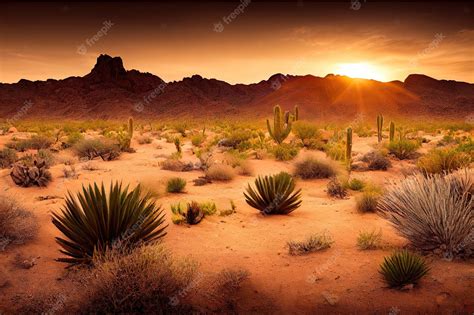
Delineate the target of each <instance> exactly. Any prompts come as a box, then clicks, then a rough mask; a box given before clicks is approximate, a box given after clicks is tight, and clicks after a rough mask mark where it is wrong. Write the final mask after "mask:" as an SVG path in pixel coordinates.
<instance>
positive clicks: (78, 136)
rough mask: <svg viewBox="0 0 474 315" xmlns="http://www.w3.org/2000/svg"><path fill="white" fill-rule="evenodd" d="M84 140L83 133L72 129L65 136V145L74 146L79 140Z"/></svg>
mask: <svg viewBox="0 0 474 315" xmlns="http://www.w3.org/2000/svg"><path fill="white" fill-rule="evenodd" d="M82 140H84V135H83V134H82V133H81V132H79V131H73V132H71V133H70V134H69V135H68V136H67V140H66V143H65V147H67V148H69V147H72V146H74V145H75V144H76V143H78V142H79V141H82Z"/></svg>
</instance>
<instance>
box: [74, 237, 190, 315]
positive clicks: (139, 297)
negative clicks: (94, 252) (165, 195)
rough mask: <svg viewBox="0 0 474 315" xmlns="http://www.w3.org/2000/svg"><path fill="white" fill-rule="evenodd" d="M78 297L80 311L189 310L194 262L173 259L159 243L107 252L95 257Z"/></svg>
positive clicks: (166, 312) (163, 311)
mask: <svg viewBox="0 0 474 315" xmlns="http://www.w3.org/2000/svg"><path fill="white" fill-rule="evenodd" d="M94 265H95V268H94V269H91V270H90V271H89V272H90V274H89V275H88V276H87V277H85V280H86V283H85V285H86V287H87V288H88V289H87V290H84V291H83V293H82V296H81V297H79V300H80V301H81V302H80V303H77V304H78V305H79V307H80V313H81V314H141V313H143V314H185V313H191V307H190V306H189V304H188V305H187V303H186V302H185V301H184V300H182V293H183V292H186V293H190V292H189V291H190V290H191V289H192V287H190V285H191V284H192V283H194V282H193V281H195V279H196V277H197V264H196V263H194V262H192V261H190V260H182V261H177V260H174V259H173V258H172V256H171V254H170V253H169V252H168V251H167V250H165V249H164V248H163V247H162V246H141V247H139V248H137V249H135V250H133V251H131V252H130V253H128V254H127V255H124V254H123V253H121V252H117V251H109V252H107V253H106V254H105V255H104V256H103V257H100V259H96V261H95V263H94Z"/></svg>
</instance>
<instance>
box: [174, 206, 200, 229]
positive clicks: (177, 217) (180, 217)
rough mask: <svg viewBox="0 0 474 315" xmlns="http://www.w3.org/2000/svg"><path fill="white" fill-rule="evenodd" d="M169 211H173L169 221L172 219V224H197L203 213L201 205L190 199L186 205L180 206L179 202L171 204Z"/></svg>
mask: <svg viewBox="0 0 474 315" xmlns="http://www.w3.org/2000/svg"><path fill="white" fill-rule="evenodd" d="M171 212H172V213H173V216H172V217H171V221H173V223H174V224H181V223H187V224H190V225H194V224H198V223H199V222H201V220H202V219H203V218H204V215H205V214H204V211H203V210H202V208H201V205H200V204H199V203H198V202H196V201H191V202H190V203H188V205H187V207H183V206H181V203H177V204H172V205H171Z"/></svg>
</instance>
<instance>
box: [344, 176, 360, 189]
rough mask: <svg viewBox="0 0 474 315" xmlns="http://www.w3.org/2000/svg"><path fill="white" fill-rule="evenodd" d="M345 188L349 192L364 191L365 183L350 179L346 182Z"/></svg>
mask: <svg viewBox="0 0 474 315" xmlns="http://www.w3.org/2000/svg"><path fill="white" fill-rule="evenodd" d="M345 186H346V187H347V188H349V189H350V190H354V191H359V190H362V189H364V187H365V183H364V181H362V180H360V179H358V178H351V179H350V180H348V181H347V183H346V185H345Z"/></svg>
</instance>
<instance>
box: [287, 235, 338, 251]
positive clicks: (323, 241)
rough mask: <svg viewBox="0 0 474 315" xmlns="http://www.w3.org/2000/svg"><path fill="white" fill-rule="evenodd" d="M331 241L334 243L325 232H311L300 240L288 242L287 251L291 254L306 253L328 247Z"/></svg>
mask: <svg viewBox="0 0 474 315" xmlns="http://www.w3.org/2000/svg"><path fill="white" fill-rule="evenodd" d="M332 243H334V241H333V240H332V237H331V236H330V235H328V234H327V233H320V234H313V235H311V236H309V237H308V238H307V239H306V240H304V241H301V242H295V241H290V242H288V243H287V246H288V253H289V254H290V255H292V256H295V255H306V254H309V253H313V252H316V251H320V250H323V249H326V248H329V247H331V244H332Z"/></svg>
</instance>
